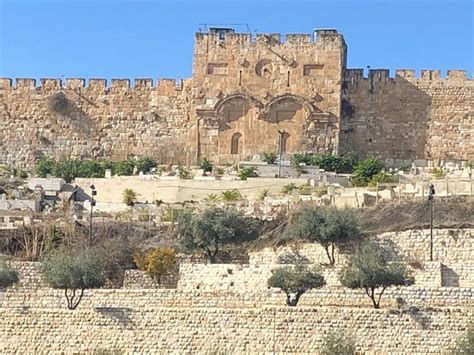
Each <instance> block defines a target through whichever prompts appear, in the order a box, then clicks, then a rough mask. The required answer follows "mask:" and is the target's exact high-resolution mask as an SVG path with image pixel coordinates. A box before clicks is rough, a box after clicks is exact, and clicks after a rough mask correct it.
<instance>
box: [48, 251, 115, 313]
mask: <svg viewBox="0 0 474 355" xmlns="http://www.w3.org/2000/svg"><path fill="white" fill-rule="evenodd" d="M103 259H104V257H103V252H101V251H99V250H96V249H86V250H83V251H81V252H79V253H76V254H69V253H67V252H65V251H64V250H56V251H54V252H52V253H51V254H49V255H47V256H46V257H45V258H44V260H43V261H42V264H41V268H42V273H43V275H44V278H45V280H46V282H47V283H48V284H49V286H50V287H52V288H56V289H63V290H64V294H65V296H66V299H67V303H68V308H69V309H75V308H76V307H77V306H78V305H79V303H80V301H81V299H82V297H83V295H84V290H85V289H91V288H99V287H101V286H103V285H104V283H105V280H106V278H105V270H104V263H103ZM77 291H79V295H76V292H77ZM76 297H77V298H76Z"/></svg>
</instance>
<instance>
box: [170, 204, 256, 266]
mask: <svg viewBox="0 0 474 355" xmlns="http://www.w3.org/2000/svg"><path fill="white" fill-rule="evenodd" d="M177 233H178V237H179V242H180V244H181V245H182V246H183V247H184V249H185V250H187V251H189V252H196V251H201V252H203V253H204V254H205V255H206V257H207V259H208V260H209V261H210V262H211V263H215V262H216V256H217V253H218V252H219V251H220V250H221V249H222V248H223V247H224V246H227V245H232V244H234V245H235V244H238V243H242V242H245V241H249V240H251V239H254V238H255V237H256V236H257V233H258V227H257V223H256V221H255V220H253V219H251V218H246V217H244V216H243V215H242V213H240V212H238V211H237V210H235V209H221V208H216V207H212V208H209V209H206V210H204V211H203V212H201V213H198V214H195V213H194V214H193V213H192V212H189V211H186V212H184V213H183V214H182V215H180V216H179V218H178V228H177Z"/></svg>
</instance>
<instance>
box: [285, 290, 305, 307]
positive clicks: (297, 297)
mask: <svg viewBox="0 0 474 355" xmlns="http://www.w3.org/2000/svg"><path fill="white" fill-rule="evenodd" d="M302 294H303V292H297V293H296V294H295V298H291V295H290V294H289V293H287V294H286V305H287V306H289V307H296V305H297V304H298V302H299V300H300V297H301V295H302Z"/></svg>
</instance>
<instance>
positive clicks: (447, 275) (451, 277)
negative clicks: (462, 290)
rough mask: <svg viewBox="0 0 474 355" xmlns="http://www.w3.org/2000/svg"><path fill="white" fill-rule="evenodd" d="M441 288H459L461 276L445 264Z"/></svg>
mask: <svg viewBox="0 0 474 355" xmlns="http://www.w3.org/2000/svg"><path fill="white" fill-rule="evenodd" d="M441 286H443V287H459V275H458V274H457V273H456V272H455V271H454V270H453V269H451V268H450V267H448V266H446V265H444V264H441Z"/></svg>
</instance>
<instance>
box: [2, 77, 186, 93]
mask: <svg viewBox="0 0 474 355" xmlns="http://www.w3.org/2000/svg"><path fill="white" fill-rule="evenodd" d="M131 82H132V81H131V80H130V79H111V80H107V79H96V78H93V79H85V78H67V79H54V78H41V79H39V80H37V79H34V78H16V79H11V78H0V90H6V89H26V90H40V91H41V90H45V91H54V90H60V89H73V90H75V89H85V90H129V89H131V90H144V89H146V90H157V91H160V92H172V91H182V90H183V88H184V87H185V86H186V82H187V80H185V79H184V80H183V79H179V80H176V79H157V80H153V79H151V78H146V79H142V78H140V79H138V78H137V79H133V85H131Z"/></svg>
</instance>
